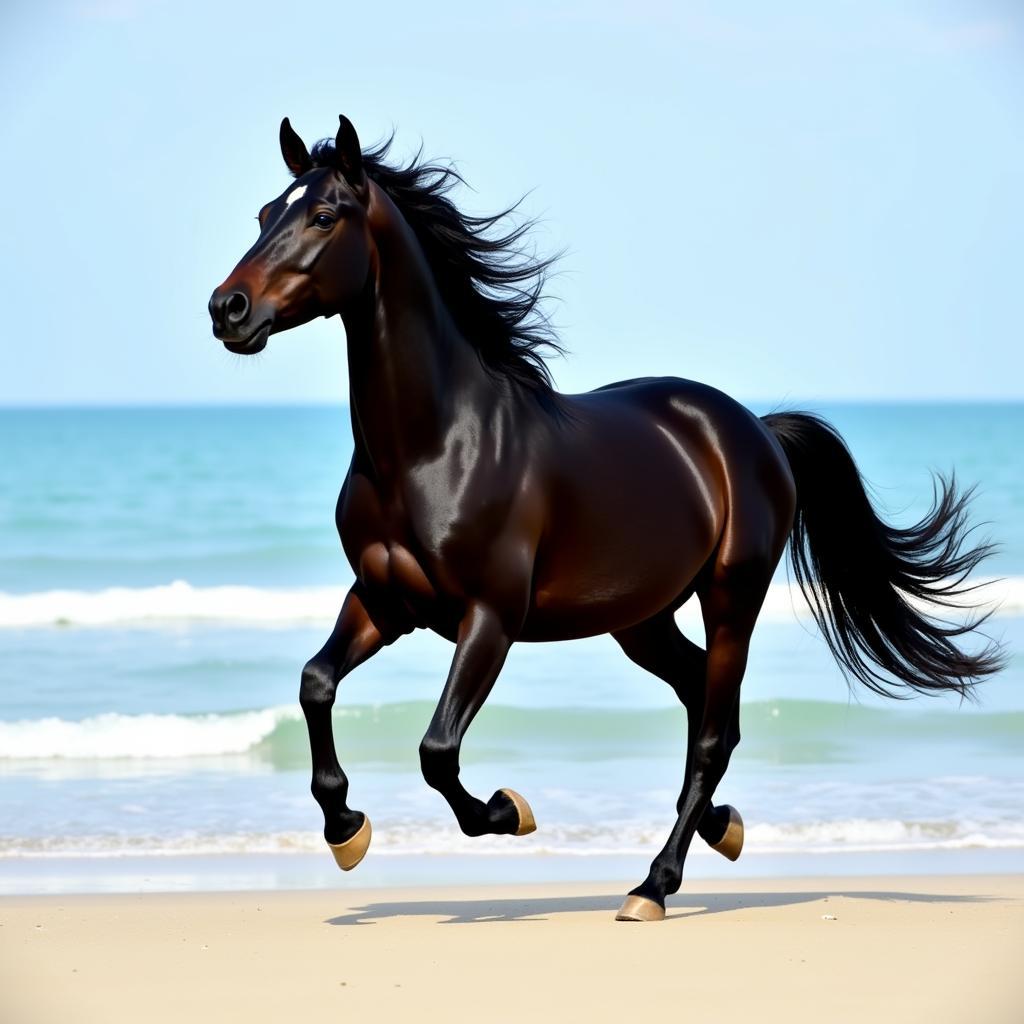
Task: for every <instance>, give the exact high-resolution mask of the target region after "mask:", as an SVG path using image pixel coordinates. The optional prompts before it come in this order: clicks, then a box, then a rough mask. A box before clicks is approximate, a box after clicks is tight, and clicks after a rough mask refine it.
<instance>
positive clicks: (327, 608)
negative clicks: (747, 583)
mask: <svg viewBox="0 0 1024 1024" xmlns="http://www.w3.org/2000/svg"><path fill="white" fill-rule="evenodd" d="M978 584H979V585H978V589H976V590H975V591H973V592H972V593H971V594H969V595H967V596H966V597H965V598H964V603H965V604H975V603H976V604H978V605H979V606H980V607H981V608H982V609H983V610H987V609H990V608H991V609H992V610H993V613H994V614H995V615H996V616H1001V617H1013V616H1019V615H1022V614H1024V577H1022V576H1011V577H1008V578H1005V579H986V580H979V581H978ZM343 597H344V588H343V587H340V586H339V587H302V588H274V587H249V586H211V587H199V586H193V585H192V584H191V583H188V582H186V581H184V580H176V581H174V582H173V583H168V584H165V585H162V586H154V587H109V588H107V589H104V590H91V591H90V590H45V591H37V592H33V593H26V594H11V593H4V592H0V629H3V628H7V629H28V628H37V627H48V626H99V627H104V626H105V627H111V626H122V625H126V626H131V625H135V626H139V625H141V626H157V627H159V626H166V625H174V624H180V623H190V622H210V623H223V624H233V625H250V626H262V627H266V626H289V625H303V624H316V625H331V624H332V623H333V622H334V620H335V618H336V617H337V614H338V609H339V608H340V607H341V601H342V599H343ZM691 604H694V603H693V602H691ZM923 607H925V608H926V610H927V606H923ZM695 612H696V606H695V604H694V607H693V608H689V607H688V608H687V609H684V610H683V612H682V613H681V614H682V615H683V616H684V617H685V616H687V615H691V614H693V613H695ZM947 614H948V613H947ZM809 617H810V612H809V611H808V608H807V602H806V601H805V600H804V597H803V595H802V594H801V593H800V592H799V589H798V588H797V587H796V586H795V585H793V584H788V583H774V584H772V586H771V587H770V588H769V591H768V596H767V598H766V599H765V602H764V606H763V608H762V610H761V620H762V621H772V622H786V621H793V620H797V619H800V620H804V619H807V618H809Z"/></svg>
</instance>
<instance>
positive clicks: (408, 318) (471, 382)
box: [345, 195, 491, 476]
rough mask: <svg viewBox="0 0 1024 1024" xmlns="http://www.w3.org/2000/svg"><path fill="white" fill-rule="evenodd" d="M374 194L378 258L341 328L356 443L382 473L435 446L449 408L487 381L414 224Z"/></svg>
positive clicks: (451, 412) (439, 441)
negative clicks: (445, 300)
mask: <svg viewBox="0 0 1024 1024" xmlns="http://www.w3.org/2000/svg"><path fill="white" fill-rule="evenodd" d="M375 201H376V202H377V203H378V204H380V205H382V206H383V211H381V210H378V211H377V217H376V221H377V222H376V223H375V224H374V239H375V242H376V245H377V253H378V260H377V265H376V267H375V268H374V271H373V272H372V273H371V277H370V280H369V281H368V283H367V289H366V293H365V294H364V296H363V298H362V299H361V300H360V302H359V303H358V304H357V305H356V307H355V308H354V309H353V310H352V312H350V313H349V314H347V315H346V316H345V329H346V333H347V335H348V366H349V381H350V403H351V408H352V421H353V431H354V433H355V442H356V445H357V446H358V447H361V448H362V449H363V450H364V453H365V454H366V455H367V456H368V457H369V459H370V461H371V463H372V465H373V466H374V469H375V470H376V472H377V473H378V474H379V475H382V476H391V475H394V474H397V473H400V472H402V470H403V469H408V468H411V467H413V466H415V465H416V464H417V463H419V462H421V461H422V460H423V459H424V458H426V457H429V456H430V455H431V454H432V453H436V452H437V451H438V450H439V449H440V448H441V447H442V446H443V444H444V438H445V435H446V434H447V432H448V430H449V429H450V426H451V423H452V421H453V418H454V415H455V406H456V405H457V404H458V405H459V406H460V407H464V405H465V397H466V396H468V395H469V394H474V395H477V396H480V395H481V394H482V393H483V392H484V391H485V390H486V389H487V388H488V387H489V386H491V385H490V384H489V382H488V380H487V375H486V374H485V373H484V372H483V369H482V367H481V366H480V361H479V359H478V358H477V356H476V353H475V352H473V351H472V349H471V348H470V346H469V345H468V344H467V343H466V341H465V340H464V339H463V338H462V337H461V336H460V335H459V332H458V330H457V328H456V327H455V324H454V323H453V322H452V318H451V316H450V315H449V314H448V311H447V309H446V308H445V306H444V303H443V302H442V301H441V297H440V295H439V293H438V291H437V286H436V285H435V283H434V279H433V275H432V274H431V272H430V269H429V267H428V265H427V262H426V259H425V257H424V255H423V252H422V250H421V249H420V246H419V243H418V242H417V241H416V239H415V236H414V235H413V233H412V231H411V229H410V228H409V227H408V225H407V224H406V223H405V221H404V219H402V218H401V215H400V214H399V213H398V212H397V210H395V208H394V206H393V205H392V204H391V201H390V200H389V199H387V197H386V196H382V195H380V196H375ZM371 223H373V221H372V220H371ZM457 399H458V401H456V400H457ZM464 411H465V410H464V408H461V409H460V413H464Z"/></svg>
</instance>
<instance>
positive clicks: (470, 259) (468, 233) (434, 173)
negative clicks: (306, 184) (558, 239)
mask: <svg viewBox="0 0 1024 1024" xmlns="http://www.w3.org/2000/svg"><path fill="white" fill-rule="evenodd" d="M393 140H394V135H392V136H391V137H390V138H388V139H385V140H384V141H383V142H381V143H379V144H378V145H376V146H374V147H373V148H371V149H369V150H366V151H365V152H364V153H363V167H364V169H365V171H366V174H367V176H368V177H369V178H371V179H372V180H373V181H375V182H376V183H377V185H378V186H379V187H380V188H382V189H383V190H384V191H385V192H386V193H387V194H388V196H389V197H390V198H391V200H392V202H394V204H395V205H396V206H397V207H398V209H399V210H400V211H401V213H402V216H404V217H405V219H406V220H407V221H408V223H409V226H410V227H411V228H412V230H413V232H414V233H415V235H416V238H417V239H418V240H419V243H420V245H421V246H422V247H423V251H424V253H425V254H426V257H427V262H428V264H429V265H430V267H431V269H432V271H433V273H434V279H435V281H436V283H437V287H438V290H439V291H440V293H441V297H442V298H443V300H444V302H445V305H446V306H447V307H448V310H449V312H450V313H451V314H452V317H453V318H454V320H455V322H456V324H457V325H458V327H459V330H460V331H461V332H462V333H463V335H464V336H465V338H466V340H467V341H468V342H469V343H470V344H471V345H472V346H473V347H474V348H475V349H476V350H477V352H478V354H479V355H480V358H481V360H482V361H483V363H484V365H485V366H487V367H488V368H489V369H491V370H492V371H494V372H496V373H498V374H502V375H504V376H505V377H508V378H510V379H512V380H514V381H517V382H518V383H520V384H522V385H524V386H526V387H527V388H530V389H531V390H534V391H539V392H541V393H543V394H545V395H546V394H548V393H550V392H551V391H552V381H551V373H550V371H549V370H548V367H547V364H546V363H545V362H544V356H543V352H544V350H545V349H547V350H549V351H552V352H561V351H562V349H561V346H560V345H559V343H558V339H557V336H556V334H555V331H554V328H553V327H552V326H551V324H550V322H549V320H548V318H547V316H546V315H545V314H544V311H543V310H542V309H541V301H542V299H543V297H544V283H545V281H546V279H547V272H548V269H549V268H550V267H551V265H552V264H553V263H554V262H555V260H556V259H557V258H558V257H557V255H556V256H552V257H547V258H539V257H536V256H533V255H531V254H530V253H528V252H527V251H526V249H525V248H524V244H523V243H524V239H525V237H526V235H527V233H528V232H529V230H530V228H531V227H532V226H533V223H532V221H526V222H523V223H519V224H514V225H511V226H508V227H506V225H507V223H508V222H507V218H508V217H509V215H510V214H512V213H513V212H514V211H515V209H516V206H517V205H518V204H516V205H513V206H510V207H509V208H507V209H505V210H502V211H501V212H500V213H496V214H493V215H492V216H487V217H472V216H470V215H468V214H465V213H463V212H461V211H460V210H459V209H458V207H457V206H456V205H455V204H454V203H453V202H452V200H451V199H450V198H449V193H450V192H451V191H452V189H453V188H455V187H456V186H457V185H460V184H465V182H464V180H463V178H462V176H461V175H460V174H459V173H458V171H456V170H455V169H454V168H452V167H450V166H448V165H445V164H439V163H431V162H426V161H423V160H421V153H417V154H416V155H415V156H414V157H413V158H412V160H410V162H409V163H408V164H406V165H405V166H401V165H396V164H390V163H387V162H386V160H385V158H386V157H387V154H388V151H389V149H390V148H391V143H392V141H393ZM310 156H311V157H312V160H313V166H314V167H336V166H337V161H336V156H335V145H334V140H333V139H322V140H321V141H320V142H318V143H317V144H316V145H315V146H314V147H313V150H312V152H311V154H310ZM495 228H497V229H498V230H497V231H495Z"/></svg>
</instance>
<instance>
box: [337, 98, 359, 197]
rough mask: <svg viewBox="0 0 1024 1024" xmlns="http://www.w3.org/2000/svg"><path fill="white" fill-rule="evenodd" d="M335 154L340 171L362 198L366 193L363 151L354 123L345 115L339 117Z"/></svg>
mask: <svg viewBox="0 0 1024 1024" xmlns="http://www.w3.org/2000/svg"><path fill="white" fill-rule="evenodd" d="M334 152H335V154H336V156H337V159H338V169H339V170H340V171H341V173H342V174H343V175H344V176H345V180H346V181H347V182H348V183H349V185H351V186H352V188H353V190H354V191H355V193H356V195H358V196H359V197H360V198H362V197H363V195H364V193H365V191H366V172H365V171H364V170H363V151H362V149H360V148H359V136H358V135H356V130H355V128H354V127H353V126H352V122H351V121H350V120H349V119H348V118H347V117H346V116H345V115H344V114H339V115H338V135H337V138H335V140H334Z"/></svg>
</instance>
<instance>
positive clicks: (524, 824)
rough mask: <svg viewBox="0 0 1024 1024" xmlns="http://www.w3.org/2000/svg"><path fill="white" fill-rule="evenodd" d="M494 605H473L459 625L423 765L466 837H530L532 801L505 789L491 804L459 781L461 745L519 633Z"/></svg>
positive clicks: (423, 751)
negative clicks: (490, 835) (446, 678)
mask: <svg viewBox="0 0 1024 1024" xmlns="http://www.w3.org/2000/svg"><path fill="white" fill-rule="evenodd" d="M507 622H508V620H507V617H506V618H505V619H503V618H502V616H501V615H499V614H498V612H497V611H495V610H494V609H493V608H491V607H489V606H487V605H486V604H482V603H473V604H470V605H469V607H468V608H467V610H466V614H465V615H464V616H463V619H462V622H461V623H460V624H459V635H458V641H457V646H456V648H455V658H454V660H453V661H452V667H451V670H450V671H449V673H448V681H447V682H446V683H445V687H444V693H443V694H442V696H441V701H440V703H439V704H438V705H437V710H436V711H435V712H434V717H433V718H432V719H431V722H430V727H429V728H428V729H427V732H426V735H425V736H424V737H423V742H422V743H421V744H420V763H421V765H422V767H423V777H424V779H426V781H427V785H429V786H431V787H433V788H434V789H436V790H437V791H438V792H439V793H440V794H441V795H442V796H443V797H444V798H445V800H447V801H448V803H449V805H450V806H451V809H452V810H453V811H454V812H455V817H456V818H457V819H458V822H459V826H460V828H461V829H462V831H463V832H465V833H466V835H469V836H480V835H486V834H489V833H490V834H494V835H517V836H522V835H527V834H528V833H530V832H532V831H534V829H535V828H536V825H535V823H534V820H533V812H532V811H531V810H530V805H529V804H528V803H527V802H526V801H525V800H524V799H523V798H522V797H521V796H520V795H519V794H518V793H516V792H514V791H513V790H510V789H499V790H498V792H497V793H495V794H494V795H493V796H492V797H491V799H490V800H488V801H487V803H484V802H483V801H482V800H478V799H477V798H476V797H475V796H473V795H472V794H471V793H469V792H468V791H467V790H466V789H465V787H464V786H463V785H462V783H461V782H460V781H459V748H460V747H461V746H462V739H463V737H464V736H465V734H466V730H467V729H468V728H469V725H470V723H471V722H472V721H473V718H474V717H475V716H476V713H477V712H478V711H479V710H480V708H481V707H482V706H483V703H484V701H485V700H486V699H487V695H488V694H489V693H490V692H491V687H493V686H494V681H495V680H496V679H497V678H498V673H499V672H500V671H501V667H502V665H504V663H505V657H506V656H507V654H508V651H509V648H510V647H511V646H512V642H513V640H514V639H515V637H514V635H513V634H514V632H515V631H516V630H515V629H512V628H510V627H509V626H508V624H507Z"/></svg>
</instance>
